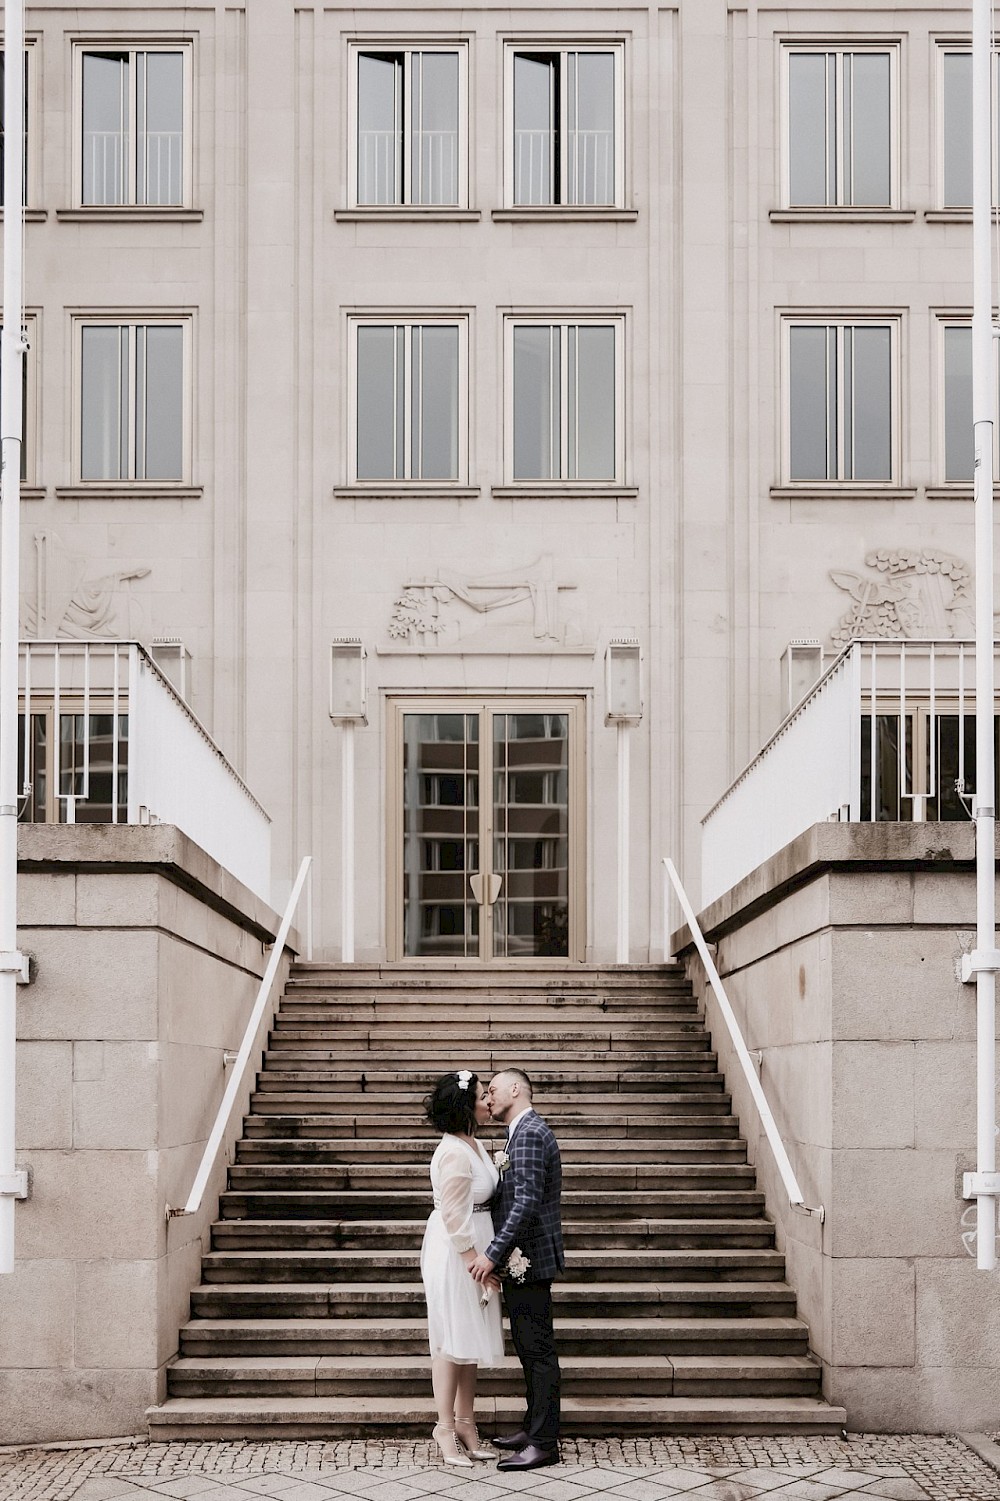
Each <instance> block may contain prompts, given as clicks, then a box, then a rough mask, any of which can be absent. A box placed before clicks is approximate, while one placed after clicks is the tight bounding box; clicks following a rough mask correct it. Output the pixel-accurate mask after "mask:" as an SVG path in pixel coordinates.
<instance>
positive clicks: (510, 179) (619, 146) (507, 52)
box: [503, 35, 628, 216]
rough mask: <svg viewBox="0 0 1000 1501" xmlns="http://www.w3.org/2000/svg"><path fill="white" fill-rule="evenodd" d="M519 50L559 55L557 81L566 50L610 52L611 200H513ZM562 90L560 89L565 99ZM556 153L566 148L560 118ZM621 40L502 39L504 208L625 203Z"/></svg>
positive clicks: (586, 208)
mask: <svg viewBox="0 0 1000 1501" xmlns="http://www.w3.org/2000/svg"><path fill="white" fill-rule="evenodd" d="M519 52H539V53H546V52H550V53H558V54H559V57H560V82H562V74H563V70H564V67H565V58H566V56H567V54H568V53H570V52H611V53H613V54H614V86H615V100H614V122H615V123H614V130H615V142H614V166H615V195H614V200H613V202H611V203H568V202H566V201H565V200H560V199H554V200H553V201H552V202H551V203H534V204H531V203H517V202H516V201H515V198H514V58H515V57H516V56H517V54H518V53H519ZM565 93H566V91H565V89H563V90H562V94H563V98H565ZM560 138H561V145H560V155H561V156H562V154H563V153H564V151H565V149H566V131H565V129H564V128H563V125H562V121H561V120H560ZM625 171H626V156H625V39H624V37H621V36H609V37H593V36H588V37H586V38H580V39H578V38H576V37H573V36H570V37H565V36H564V37H553V36H550V35H544V36H538V37H531V36H527V37H526V36H518V37H507V38H505V39H504V49H503V205H504V209H505V210H508V211H510V212H514V213H518V214H522V213H524V214H532V213H537V214H546V215H551V214H553V213H565V214H566V215H567V216H573V215H577V214H594V213H600V212H601V211H602V210H604V211H613V210H616V209H617V210H619V211H620V210H623V209H624V208H625V206H626V203H627V201H628V200H627V195H626V190H625Z"/></svg>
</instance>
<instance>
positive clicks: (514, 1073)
mask: <svg viewBox="0 0 1000 1501" xmlns="http://www.w3.org/2000/svg"><path fill="white" fill-rule="evenodd" d="M493 1077H494V1079H511V1080H516V1081H517V1083H518V1084H519V1085H520V1086H521V1090H520V1092H521V1094H523V1095H526V1096H527V1098H528V1099H529V1100H530V1099H531V1080H530V1079H529V1078H528V1076H527V1074H526V1073H525V1072H524V1069H523V1068H502V1069H501V1070H500V1072H499V1073H497V1074H494V1075H493Z"/></svg>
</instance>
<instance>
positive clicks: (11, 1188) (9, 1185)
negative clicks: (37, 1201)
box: [0, 1168, 28, 1199]
mask: <svg viewBox="0 0 1000 1501" xmlns="http://www.w3.org/2000/svg"><path fill="white" fill-rule="evenodd" d="M27 1197H28V1172H27V1169H26V1168H18V1169H17V1170H16V1171H15V1172H13V1173H6V1174H3V1175H0V1198H3V1199H26V1198H27Z"/></svg>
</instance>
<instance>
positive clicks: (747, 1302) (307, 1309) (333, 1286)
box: [191, 1279, 795, 1322]
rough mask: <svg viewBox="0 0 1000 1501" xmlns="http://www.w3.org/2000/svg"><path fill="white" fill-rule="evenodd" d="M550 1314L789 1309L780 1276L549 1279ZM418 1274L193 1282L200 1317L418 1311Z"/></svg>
mask: <svg viewBox="0 0 1000 1501" xmlns="http://www.w3.org/2000/svg"><path fill="white" fill-rule="evenodd" d="M552 1298H553V1304H554V1307H555V1310H556V1317H557V1318H558V1317H560V1316H562V1317H566V1318H579V1319H652V1320H654V1321H656V1322H658V1321H659V1320H660V1319H679V1318H687V1317H691V1318H730V1319H747V1318H771V1317H776V1316H783V1317H790V1316H792V1315H794V1312H795V1294H794V1293H793V1292H792V1290H791V1288H790V1287H788V1286H787V1285H786V1284H785V1283H783V1282H676V1283H668V1282H666V1281H663V1280H661V1279H654V1280H652V1281H646V1282H563V1281H562V1280H560V1281H558V1282H556V1283H555V1284H554V1285H553V1288H552ZM426 1311H427V1303H426V1299H425V1298H424V1289H423V1285H422V1283H420V1282H382V1283H375V1282H332V1283H322V1282H299V1283H292V1282H286V1283H274V1282H250V1283H245V1284H243V1285H241V1286H236V1285H235V1284H231V1283H224V1284H210V1285H206V1286H202V1287H196V1288H194V1289H193V1291H192V1293H191V1316H192V1318H199V1319H202V1318H204V1319H270V1318H275V1319H395V1318H402V1319H421V1318H423V1317H425V1316H426Z"/></svg>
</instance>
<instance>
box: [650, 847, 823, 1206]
mask: <svg viewBox="0 0 1000 1501" xmlns="http://www.w3.org/2000/svg"><path fill="white" fill-rule="evenodd" d="M663 867H664V869H665V871H666V873H667V875H668V876H669V877H670V880H671V882H672V883H673V887H674V891H675V892H676V894H677V900H678V901H679V902H680V905H681V911H682V912H683V913H684V920H685V922H686V923H687V925H688V930H689V932H690V934H691V937H692V938H693V940H694V945H695V948H696V949H697V950H698V955H699V957H700V959H701V962H702V964H703V965H704V966H705V973H706V975H707V976H708V983H709V984H710V985H711V987H712V992H713V994H714V995H715V999H716V1001H717V1002H718V1006H719V1010H720V1011H721V1012H722V1019H723V1021H724V1022H725V1024H726V1027H727V1028H728V1030H729V1036H730V1038H731V1039H732V1043H733V1047H734V1048H735V1049H736V1056H737V1058H738V1059H739V1062H740V1067H741V1068H742V1070H743V1073H744V1076H745V1078H746V1081H747V1084H748V1085H749V1087H750V1094H751V1096H752V1098H753V1102H754V1104H755V1105H756V1106H757V1113H758V1115H759V1116H760V1119H761V1124H762V1125H763V1127H764V1134H765V1135H766V1137H767V1139H768V1142H769V1144H770V1147H771V1151H772V1152H773V1153H774V1160H775V1162H776V1163H777V1165H778V1172H779V1173H780V1174H781V1181H782V1183H784V1185H785V1192H786V1193H787V1194H788V1202H789V1204H790V1205H791V1207H792V1208H793V1209H797V1210H799V1211H800V1212H801V1213H802V1214H812V1215H815V1216H816V1218H817V1219H818V1220H819V1222H820V1224H821V1225H822V1224H823V1223H824V1221H825V1220H826V1210H825V1209H824V1208H823V1205H822V1204H819V1205H817V1206H816V1207H815V1208H814V1207H813V1206H812V1205H810V1204H807V1203H806V1202H805V1200H804V1199H803V1197H802V1190H801V1188H800V1187H799V1181H798V1179H797V1178H796V1176H795V1173H794V1171H793V1169H792V1164H791V1162H790V1161H789V1157H788V1153H787V1152H786V1150H785V1144H784V1142H783V1141H782V1139H781V1134H780V1132H779V1131H778V1127H777V1124H776V1123H775V1119H774V1115H773V1114H772V1112H771V1107H770V1105H769V1104H768V1103H767V1096H766V1095H765V1093H764V1089H763V1086H762V1085H761V1082H760V1079H759V1078H758V1077H757V1070H756V1069H755V1068H754V1066H753V1062H752V1060H751V1057H750V1053H749V1051H748V1049H747V1045H746V1043H745V1042H744V1041H743V1033H742V1032H741V1031H740V1024H739V1022H738V1021H737V1020H736V1013H735V1012H734V1011H733V1008H732V1005H731V1003H730V1000H729V997H728V995H727V994H726V987H725V986H724V985H723V983H722V980H721V978H720V976H719V971H718V970H717V969H716V967H715V961H714V960H713V958H712V956H711V954H710V953H709V951H708V945H707V943H706V942H705V935H704V933H702V931H701V927H700V925H699V922H698V919H697V917H695V914H694V908H693V907H692V906H691V903H690V901H689V900H688V895H687V892H686V891H685V890H684V886H683V884H682V882H681V878H680V876H679V875H678V874H677V868H676V866H675V865H674V862H673V861H672V860H671V859H670V857H669V855H665V856H664V857H663ZM666 897H667V888H666V886H665V887H664V901H663V908H664V911H663V917H664V928H663V931H664V942H665V943H666V934H667V933H668V931H669V925H668V923H667V900H666Z"/></svg>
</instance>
